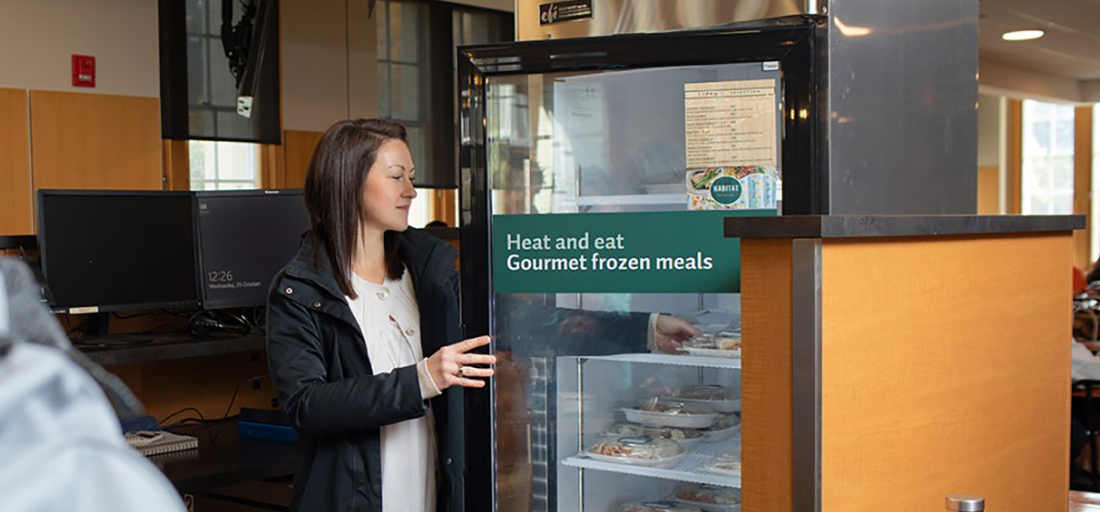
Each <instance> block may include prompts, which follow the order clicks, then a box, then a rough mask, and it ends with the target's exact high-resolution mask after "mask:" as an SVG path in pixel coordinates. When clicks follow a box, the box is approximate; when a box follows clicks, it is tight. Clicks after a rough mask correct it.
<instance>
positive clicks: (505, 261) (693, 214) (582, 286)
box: [492, 210, 775, 293]
mask: <svg viewBox="0 0 1100 512" xmlns="http://www.w3.org/2000/svg"><path fill="white" fill-rule="evenodd" d="M774 215H775V211H774V210H717V211H678V212H644V213H578V214H548V215H494V216H493V220H492V232H493V245H492V253H493V254H492V257H493V291H494V292H495V293H568V292H574V293H580V292H584V293H733V292H738V291H740V290H741V261H740V260H741V257H740V253H741V250H740V249H741V243H740V240H738V239H735V238H725V237H723V236H722V232H723V230H722V219H723V218H725V217H732V216H774Z"/></svg>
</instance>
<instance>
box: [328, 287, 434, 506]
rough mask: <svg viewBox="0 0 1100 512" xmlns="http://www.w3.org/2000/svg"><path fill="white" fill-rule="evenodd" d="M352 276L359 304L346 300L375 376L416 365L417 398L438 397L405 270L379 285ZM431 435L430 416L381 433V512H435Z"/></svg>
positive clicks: (432, 425) (383, 429)
mask: <svg viewBox="0 0 1100 512" xmlns="http://www.w3.org/2000/svg"><path fill="white" fill-rule="evenodd" d="M351 275H352V286H353V287H354V288H355V293H356V294H357V295H358V298H355V299H351V298H348V297H345V298H346V299H347V301H348V305H349V306H351V312H352V314H353V315H355V320H356V321H358V322H359V328H360V330H361V331H362V333H363V338H364V339H366V343H367V355H368V356H369V357H370V363H371V367H372V368H373V370H374V374H375V375H378V374H381V373H387V372H391V371H393V370H394V369H396V368H400V367H403V366H411V365H416V366H417V373H418V375H419V380H420V393H421V396H422V397H423V398H424V399H425V400H427V399H429V398H432V397H434V396H437V395H439V394H440V392H439V389H438V388H436V385H435V383H434V382H432V379H431V376H430V375H429V374H428V371H427V366H426V364H425V359H424V354H423V349H422V348H421V345H420V310H419V308H418V307H417V303H416V292H415V291H414V290H413V287H412V280H411V279H410V278H409V272H408V270H406V271H405V273H404V274H402V276H401V279H399V280H397V281H394V280H392V279H390V278H389V277H387V278H386V280H385V281H384V282H383V283H382V284H380V285H379V284H375V283H372V282H370V281H367V280H365V279H363V278H361V277H359V276H358V275H357V274H355V272H351ZM434 433H435V426H434V424H433V421H432V416H431V414H428V415H425V416H423V417H421V418H417V419H413V420H408V421H402V422H400V423H394V424H391V425H386V426H384V427H382V431H381V446H382V512H435V500H436V485H435V482H436V474H435V473H436V447H435V435H434Z"/></svg>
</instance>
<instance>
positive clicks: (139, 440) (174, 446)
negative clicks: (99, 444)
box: [126, 430, 199, 457]
mask: <svg viewBox="0 0 1100 512" xmlns="http://www.w3.org/2000/svg"><path fill="white" fill-rule="evenodd" d="M126 442H127V443H130V446H131V447H133V448H134V449H135V450H137V451H138V453H140V454H142V455H144V456H146V457H150V456H153V455H160V454H163V453H172V452H178V451H183V450H194V449H197V448H198V447H199V439H198V438H197V437H193V436H185V435H182V434H173V433H171V432H168V431H166V430H158V431H156V432H153V431H148V430H140V431H137V432H127V433H126Z"/></svg>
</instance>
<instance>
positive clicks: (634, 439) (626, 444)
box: [586, 436, 684, 468]
mask: <svg viewBox="0 0 1100 512" xmlns="http://www.w3.org/2000/svg"><path fill="white" fill-rule="evenodd" d="M586 454H587V455H588V456H589V457H592V458H593V459H596V460H602V461H605V462H624V463H627V464H638V465H642V466H654V467H666V468H667V467H672V466H675V465H676V464H678V463H679V462H680V458H681V457H683V455H684V448H683V447H682V446H680V445H679V444H678V443H676V442H675V441H672V440H669V439H655V438H652V437H649V436H607V437H603V438H601V439H600V440H598V441H596V442H595V443H593V444H592V446H589V447H588V450H587V452H586Z"/></svg>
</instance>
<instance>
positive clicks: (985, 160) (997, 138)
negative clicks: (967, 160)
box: [978, 94, 1002, 167]
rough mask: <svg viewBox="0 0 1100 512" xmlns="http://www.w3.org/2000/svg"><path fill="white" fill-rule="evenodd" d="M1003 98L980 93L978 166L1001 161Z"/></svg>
mask: <svg viewBox="0 0 1100 512" xmlns="http://www.w3.org/2000/svg"><path fill="white" fill-rule="evenodd" d="M1001 131H1002V130H1001V98H1000V97H998V96H991V95H987V94H979V95H978V166H979V167H982V166H987V165H1000V163H1001V138H1002V137H1001Z"/></svg>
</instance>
